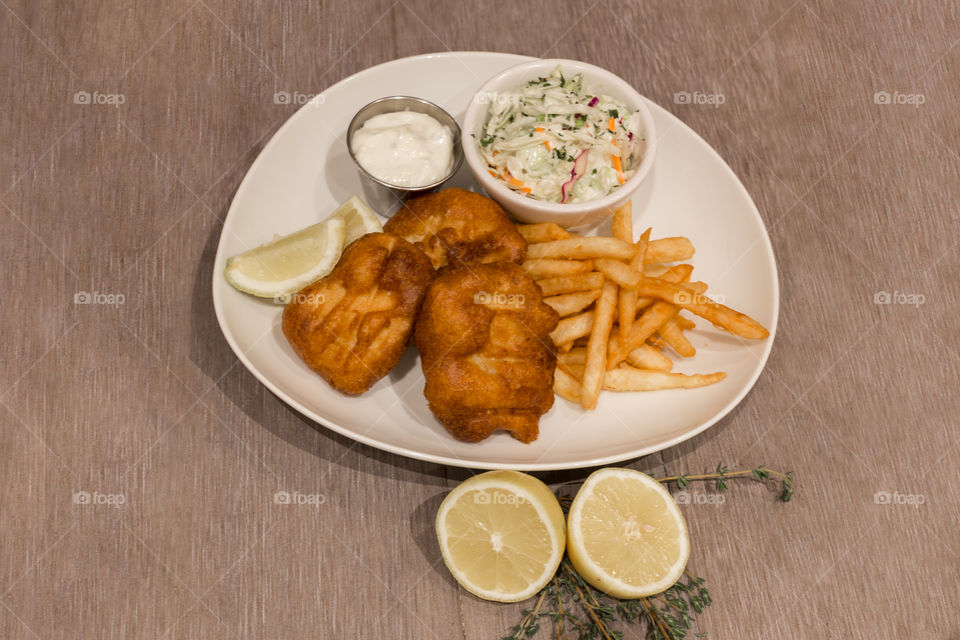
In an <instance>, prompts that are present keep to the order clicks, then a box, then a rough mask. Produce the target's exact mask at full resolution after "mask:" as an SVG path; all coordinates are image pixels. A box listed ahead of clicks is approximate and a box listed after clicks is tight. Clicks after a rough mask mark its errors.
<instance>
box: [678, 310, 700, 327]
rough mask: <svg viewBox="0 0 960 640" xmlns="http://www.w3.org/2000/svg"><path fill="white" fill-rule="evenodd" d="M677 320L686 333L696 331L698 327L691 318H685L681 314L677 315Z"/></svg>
mask: <svg viewBox="0 0 960 640" xmlns="http://www.w3.org/2000/svg"><path fill="white" fill-rule="evenodd" d="M676 320H677V324H678V325H680V328H681V329H683V330H684V331H687V330H688V329H696V327H697V323H696V322H694V321H693V320H691V319H690V318H685V317H683V316H681V315H679V314H677V318H676Z"/></svg>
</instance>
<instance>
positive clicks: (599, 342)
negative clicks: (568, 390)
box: [580, 282, 617, 409]
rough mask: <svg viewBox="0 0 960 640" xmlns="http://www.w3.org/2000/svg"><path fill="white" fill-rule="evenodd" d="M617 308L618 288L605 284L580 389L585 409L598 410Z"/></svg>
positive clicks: (581, 401) (582, 404) (591, 334)
mask: <svg viewBox="0 0 960 640" xmlns="http://www.w3.org/2000/svg"><path fill="white" fill-rule="evenodd" d="M616 306H617V286H616V285H615V284H613V283H612V282H605V283H604V284H603V292H602V293H601V294H600V299H599V300H598V301H597V309H596V315H595V317H594V323H593V328H592V329H591V330H590V341H589V342H588V343H587V364H586V368H585V369H584V372H583V381H582V382H581V389H580V406H581V407H583V408H584V409H594V408H596V406H597V399H598V398H599V397H600V390H601V389H602V388H603V380H604V371H606V368H607V367H606V362H607V341H608V340H609V339H610V329H611V327H612V326H613V315H614V312H615V311H616Z"/></svg>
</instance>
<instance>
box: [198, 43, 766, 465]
mask: <svg viewBox="0 0 960 640" xmlns="http://www.w3.org/2000/svg"><path fill="white" fill-rule="evenodd" d="M457 56H471V57H472V56H496V57H500V58H503V59H504V60H505V61H506V60H516V61H519V62H522V61H524V60H534V59H536V58H535V57H534V56H525V55H520V54H515V53H503V52H497V51H445V52H434V53H423V54H419V55H415V56H407V57H403V58H395V59H393V60H388V61H385V62H381V63H379V64H376V65H373V66H370V67H367V68H365V69H361V70H360V71H357V72H355V73H353V74H351V75H349V76H347V77H346V78H343V79H342V80H339V81H338V82H336V83H334V84H332V85H330V86H329V87H327V88H326V89H324V90H323V91H321V92H320V93H318V94H317V95H316V96H314V97H313V98H312V99H311V100H308V101H307V102H306V103H305V104H304V105H303V106H301V107H300V108H299V109H297V110H296V111H295V112H294V113H293V114H291V115H290V117H289V118H287V120H286V121H285V122H284V123H283V124H282V125H281V126H280V127H279V128H278V129H277V130H276V132H274V134H273V135H272V136H271V137H270V140H269V141H268V142H267V143H266V144H265V145H264V146H263V148H262V149H261V150H260V152H259V153H258V154H257V157H256V158H255V159H254V161H253V163H252V164H251V165H250V167H249V168H248V169H247V171H246V173H245V174H244V176H243V179H242V180H241V181H240V185H239V186H238V187H237V190H236V192H235V193H234V195H233V198H232V199H231V201H230V207H229V208H228V210H227V215H226V217H224V219H223V226H222V227H221V229H220V235H219V237H218V239H217V253H216V257H215V258H214V268H213V274H212V283H211V284H212V288H211V295H212V297H213V307H214V313H215V314H216V317H217V324H218V326H219V327H220V333H221V334H222V335H223V337H224V339H225V340H226V341H227V344H228V345H229V346H230V349H231V350H232V351H233V353H234V355H235V356H236V357H237V359H238V360H240V362H241V363H243V365H244V366H245V367H246V368H247V371H249V372H250V373H252V374H253V375H254V377H255V378H257V380H259V381H260V383H261V384H263V385H264V386H265V387H267V389H269V390H270V391H271V392H272V393H273V394H274V395H275V396H277V397H278V398H279V399H280V400H281V401H283V402H284V403H285V404H287V405H288V406H291V407H293V408H294V409H296V410H297V411H298V412H300V413H301V414H302V415H304V416H306V417H307V418H309V419H310V420H312V421H313V422H315V423H317V424H319V425H321V426H322V427H324V428H326V429H330V430H331V431H334V432H336V433H338V434H340V435H342V436H345V437H347V438H349V439H351V440H353V441H355V442H360V443H362V444H365V445H367V446H370V447H373V448H375V449H379V450H381V451H387V452H390V453H393V454H396V455H400V456H403V457H406V458H412V459H415V460H422V461H424V462H431V463H434V464H443V465H448V466H452V467H460V468H466V469H511V470H517V471H559V470H568V469H584V468H589V467H597V466H602V465H607V464H615V463H618V462H623V461H625V460H634V459H637V458H641V457H643V456H647V455H650V454H652V453H656V452H658V451H663V450H665V449H669V448H671V447H674V446H676V445H678V444H681V443H683V442H686V441H687V440H691V439H693V438H695V437H696V436H698V435H699V434H701V433H703V432H704V431H706V430H707V429H709V428H710V427H712V426H713V425H715V424H716V423H717V422H719V421H720V420H722V419H723V418H725V417H726V416H727V415H729V413H730V412H731V411H733V409H734V408H735V407H737V405H739V404H740V403H741V402H742V401H743V399H744V398H745V397H746V396H747V394H749V393H750V392H751V391H752V390H753V387H754V386H755V385H756V382H757V380H758V379H759V378H760V374H761V373H763V370H764V369H766V366H767V361H768V360H769V358H770V353H771V352H772V351H773V343H774V339H775V338H776V334H777V326H778V324H779V319H780V277H779V271H778V269H777V261H776V255H775V254H774V250H773V243H772V242H771V240H770V233H769V231H768V230H767V226H766V224H765V223H764V221H763V217H762V216H761V215H760V211H759V209H758V208H757V205H756V203H755V202H754V201H753V198H752V197H751V196H750V192H749V191H747V189H746V187H745V186H744V185H743V182H742V181H741V180H740V177H739V176H738V175H737V174H736V173H735V172H734V171H733V169H732V168H731V167H730V165H729V164H727V162H726V161H725V160H724V159H723V157H722V156H721V155H720V154H719V153H718V152H717V150H716V149H714V148H713V147H712V146H711V145H710V144H709V143H708V142H707V141H706V140H704V139H703V137H702V136H701V135H700V134H699V133H697V131H696V130H694V129H693V128H692V127H690V126H689V125H688V124H687V123H685V122H683V121H682V120H680V118H678V117H677V116H675V115H674V114H673V113H671V112H670V111H668V110H666V109H664V108H663V107H661V106H660V105H658V104H657V103H655V102H653V101H652V100H650V99H649V98H647V97H646V96H644V100H646V102H647V106H648V108H650V110H651V111H653V112H655V113H659V114H660V115H661V116H666V117H669V118H671V119H673V120H675V121H676V122H675V124H674V127H675V126H677V125H680V126H682V127H684V128H685V129H686V130H687V132H689V133H691V134H693V137H694V139H695V141H696V142H697V144H699V145H700V146H701V147H703V148H704V149H705V150H706V151H707V153H708V154H710V155H711V156H712V157H713V159H715V160H718V161H719V164H720V165H721V166H722V167H723V169H724V170H725V171H726V173H727V174H728V176H729V177H730V178H732V179H733V184H735V185H736V187H737V189H738V190H739V192H740V193H741V194H742V195H743V196H744V197H745V198H746V201H747V202H748V203H749V205H750V207H749V209H750V213H751V214H752V215H753V217H754V218H755V220H756V221H757V222H758V223H759V227H760V230H761V232H762V240H763V242H764V243H765V244H766V248H767V254H768V256H769V263H770V264H769V266H770V269H771V276H772V282H773V320H772V322H771V326H770V327H769V331H770V336H769V337H768V338H767V340H766V341H765V346H764V350H763V353H762V355H761V357H760V362H759V366H758V367H757V369H756V370H755V371H754V373H753V374H752V375H751V376H750V378H749V380H748V381H747V382H746V384H744V385H743V386H742V388H741V389H740V391H739V392H738V393H737V395H736V396H735V397H733V398H732V399H731V400H730V401H729V402H728V403H727V404H726V405H725V406H724V407H723V408H722V409H720V410H719V411H717V412H716V413H715V414H714V415H713V416H712V417H711V418H710V419H708V420H706V421H704V422H703V423H701V424H699V425H697V426H696V427H694V428H693V429H690V430H688V431H685V432H684V433H682V434H680V435H677V436H674V437H673V438H670V439H668V440H665V441H664V442H661V443H658V444H655V445H650V446H646V447H640V448H638V449H633V450H630V451H628V452H626V453H622V454H619V453H618V454H613V455H608V456H601V457H597V458H590V459H584V460H579V461H575V462H558V463H551V462H534V463H516V462H503V463H500V462H486V461H481V460H474V459H463V458H457V457H451V456H448V455H437V454H432V453H425V452H422V451H418V450H416V449H408V448H405V447H403V446H399V445H395V444H391V443H387V442H382V441H380V440H377V439H376V438H372V437H370V436H367V435H366V434H363V433H358V432H356V431H353V430H351V429H347V428H346V427H343V426H341V425H339V424H336V423H334V422H333V421H328V420H326V419H323V418H321V417H320V416H318V415H317V414H316V413H315V412H314V411H313V410H311V409H309V408H307V407H305V406H303V405H302V404H301V403H300V402H298V401H297V400H295V399H293V398H291V397H290V396H289V395H288V394H287V393H286V392H285V391H283V390H281V389H280V388H279V387H278V386H277V385H276V384H275V383H274V382H273V381H272V380H270V379H269V378H268V377H267V376H266V375H264V374H263V373H262V372H261V371H260V370H259V369H258V368H257V367H256V365H254V364H253V362H251V361H250V359H249V358H248V357H247V355H246V353H244V351H243V350H242V349H240V346H239V345H238V344H237V342H236V340H235V338H234V337H233V334H232V332H231V331H229V330H228V328H227V323H226V318H225V315H224V310H223V308H222V301H221V300H222V299H221V297H220V296H219V295H218V293H219V291H220V290H222V289H223V287H224V284H223V281H224V279H223V275H222V273H221V272H220V269H218V268H217V266H218V265H220V264H222V261H223V259H224V258H223V255H222V254H223V252H224V244H225V243H224V231H225V230H226V229H227V226H228V224H229V222H230V220H231V218H233V216H234V215H235V214H236V209H237V206H236V203H237V200H238V199H239V198H240V196H241V195H242V194H243V193H244V192H245V191H246V190H247V189H248V188H249V183H250V181H251V175H252V174H253V173H254V170H255V169H256V168H257V167H258V166H259V165H260V164H261V162H264V161H265V160H264V157H265V156H266V155H267V151H268V150H269V149H270V148H271V146H272V145H274V144H277V138H278V137H279V136H280V135H281V134H282V133H284V131H285V130H286V129H287V128H288V127H291V126H293V123H294V121H295V120H297V118H298V117H301V113H302V112H304V111H305V110H306V109H307V108H312V107H314V103H315V102H316V101H319V100H320V99H321V97H322V96H324V94H325V93H326V92H327V91H330V90H331V89H334V88H336V87H339V86H340V85H344V84H348V83H350V82H352V81H354V80H355V79H356V78H357V77H359V76H361V75H364V74H366V73H368V72H372V71H374V70H375V69H379V68H380V67H384V66H389V65H394V64H398V63H401V62H403V63H409V62H414V61H417V60H426V59H433V58H456V57H457ZM671 128H672V127H671Z"/></svg>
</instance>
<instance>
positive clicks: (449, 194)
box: [383, 188, 527, 269]
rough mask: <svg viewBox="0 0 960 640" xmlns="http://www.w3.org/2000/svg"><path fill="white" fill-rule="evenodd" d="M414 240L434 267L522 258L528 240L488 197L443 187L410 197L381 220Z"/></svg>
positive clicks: (403, 236) (400, 234) (386, 229)
mask: <svg viewBox="0 0 960 640" xmlns="http://www.w3.org/2000/svg"><path fill="white" fill-rule="evenodd" d="M383 230H384V231H387V232H389V233H395V234H397V235H398V236H400V237H402V238H406V239H407V240H409V241H410V242H412V243H413V244H415V245H417V246H418V247H420V248H421V249H423V251H424V252H425V253H426V254H427V255H428V256H430V262H432V263H433V266H434V268H435V269H440V268H441V267H444V266H446V265H448V264H449V265H451V266H452V267H457V266H461V265H462V264H465V263H467V262H484V263H487V262H500V261H506V262H516V263H518V264H519V263H520V262H523V256H524V254H525V253H526V251H527V243H526V241H525V240H524V239H523V236H521V235H520V233H519V232H518V231H517V229H516V227H514V226H513V223H512V222H511V221H510V218H508V217H507V214H506V213H504V211H503V209H501V208H500V205H498V204H497V203H496V202H494V201H493V200H491V199H490V198H488V197H486V196H484V195H481V194H479V193H474V192H472V191H467V190H465V189H455V188H454V189H443V190H442V191H436V192H434V193H428V194H426V195H422V196H418V197H416V198H411V199H410V200H408V201H407V202H406V204H405V205H404V206H403V208H401V209H400V210H399V211H397V213H396V214H394V216H393V217H392V218H390V220H389V221H388V222H387V224H385V225H384V226H383Z"/></svg>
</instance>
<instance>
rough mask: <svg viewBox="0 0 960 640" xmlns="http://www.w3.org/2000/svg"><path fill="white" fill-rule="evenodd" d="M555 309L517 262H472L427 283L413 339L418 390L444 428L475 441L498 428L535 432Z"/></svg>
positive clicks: (526, 434) (525, 434) (547, 380)
mask: <svg viewBox="0 0 960 640" xmlns="http://www.w3.org/2000/svg"><path fill="white" fill-rule="evenodd" d="M558 320H559V317H558V315H557V312H556V311H554V310H553V308H551V307H550V306H549V305H547V304H545V303H544V302H543V300H542V298H541V295H540V287H539V286H537V284H536V283H535V282H534V281H533V280H532V279H531V278H530V276H528V275H527V274H526V272H525V271H524V270H523V268H522V267H520V266H518V265H516V264H513V263H509V262H499V263H495V264H475V265H471V266H469V267H467V268H463V269H455V270H453V271H450V272H448V273H446V274H444V275H441V276H440V277H438V278H437V279H436V280H435V281H434V282H433V284H432V285H430V288H429V289H428V290H427V297H426V299H425V300H424V302H423V307H422V308H421V310H420V316H419V317H418V319H417V327H416V331H415V333H414V340H415V342H416V345H417V349H418V350H419V351H420V357H421V364H422V366H423V375H424V377H426V388H425V389H424V395H425V396H426V397H427V401H428V402H429V403H430V410H431V411H433V414H434V415H435V416H437V419H439V420H440V422H442V423H443V425H444V426H445V427H446V428H447V430H448V431H450V433H452V434H453V435H454V436H456V437H457V438H459V439H461V440H467V441H470V442H479V441H480V440H483V439H484V438H486V437H487V436H489V435H490V434H491V433H493V432H494V431H496V430H497V429H504V430H506V431H509V432H510V434H511V435H512V436H513V437H514V438H516V439H517V440H520V441H521V442H532V441H534V440H536V439H537V435H538V434H539V422H540V416H541V415H543V414H544V413H546V412H547V411H549V410H550V407H552V406H553V372H554V368H555V366H556V363H557V356H556V353H555V351H554V346H553V342H552V341H551V340H550V332H551V331H553V330H554V328H556V326H557V322H558Z"/></svg>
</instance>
